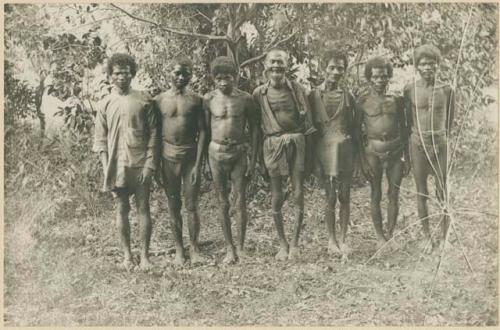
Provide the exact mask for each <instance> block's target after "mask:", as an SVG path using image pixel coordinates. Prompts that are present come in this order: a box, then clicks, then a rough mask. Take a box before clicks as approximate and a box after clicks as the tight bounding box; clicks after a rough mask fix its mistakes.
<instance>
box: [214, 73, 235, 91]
mask: <svg viewBox="0 0 500 330" xmlns="http://www.w3.org/2000/svg"><path fill="white" fill-rule="evenodd" d="M214 81H215V86H216V87H217V88H218V89H219V90H220V91H221V92H222V93H223V94H230V93H231V91H232V90H233V86H234V76H233V75H231V74H229V73H218V74H217V75H215V77H214Z"/></svg>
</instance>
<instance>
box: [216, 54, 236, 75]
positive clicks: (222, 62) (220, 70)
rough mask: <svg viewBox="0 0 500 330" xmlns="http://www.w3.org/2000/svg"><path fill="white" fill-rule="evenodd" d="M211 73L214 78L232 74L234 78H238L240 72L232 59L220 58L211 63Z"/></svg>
mask: <svg viewBox="0 0 500 330" xmlns="http://www.w3.org/2000/svg"><path fill="white" fill-rule="evenodd" d="M210 73H211V74H212V76H214V77H215V76H216V75H218V74H230V75H232V76H236V74H237V73H238V70H237V69H236V65H235V64H234V61H233V60H232V59H230V58H229V57H227V56H219V57H217V58H215V59H214V60H213V61H212V63H210Z"/></svg>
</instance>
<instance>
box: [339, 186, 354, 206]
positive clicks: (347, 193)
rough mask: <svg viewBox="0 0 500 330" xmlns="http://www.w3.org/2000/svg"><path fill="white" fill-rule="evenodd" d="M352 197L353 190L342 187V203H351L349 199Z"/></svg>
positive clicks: (340, 200)
mask: <svg viewBox="0 0 500 330" xmlns="http://www.w3.org/2000/svg"><path fill="white" fill-rule="evenodd" d="M350 198H351V191H350V188H349V187H341V189H340V191H339V202H340V203H341V204H347V203H349V199H350Z"/></svg>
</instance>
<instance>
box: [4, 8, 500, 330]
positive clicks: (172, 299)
mask: <svg viewBox="0 0 500 330" xmlns="http://www.w3.org/2000/svg"><path fill="white" fill-rule="evenodd" d="M4 12H5V30H4V37H5V61H4V82H5V89H4V95H5V98H4V100H5V103H4V109H5V112H4V125H5V130H4V137H5V144H4V147H5V165H4V182H5V186H4V188H5V221H4V224H5V263H4V264H5V272H4V277H5V279H4V281H5V282H4V283H5V291H4V295H5V296H4V298H5V314H4V320H5V322H6V324H7V325H122V324H137V325H252V324H262V325H277V324H281V325H306V324H310V325H364V324H366V325H375V324H392V325H459V324H460V325H465V324H467V325H493V324H498V304H497V278H498V264H497V253H498V243H497V233H498V226H497V218H498V205H497V201H498V173H497V164H498V153H497V150H498V127H497V126H498V121H497V116H498V115H497V103H496V102H497V98H498V95H497V90H498V80H497V79H498V77H497V75H496V73H497V68H498V59H497V56H496V55H497V53H498V35H497V26H498V22H497V18H498V7H497V5H496V4H451V3H450V4H293V5H292V4H234V5H229V4H196V5H181V4H137V5H125V4H119V5H96V4H88V5H71V4H59V5H55V4H53V5H41V4H40V5H28V4H16V5H12V4H7V5H5V6H4ZM424 42H425V43H427V42H429V43H433V44H435V45H437V46H438V47H439V48H440V49H441V51H442V54H443V61H442V63H441V66H440V71H439V76H440V79H442V80H444V81H447V82H449V83H451V84H452V85H453V86H454V87H455V88H456V90H457V115H456V119H455V129H454V131H453V136H452V138H451V139H450V146H451V147H452V165H451V167H450V184H451V195H450V205H449V206H448V207H449V209H450V210H451V212H452V215H453V224H454V227H453V231H452V232H451V235H450V244H449V246H448V247H447V249H446V250H445V253H442V254H439V255H431V256H425V255H422V254H421V251H420V250H419V249H418V247H417V243H418V241H419V240H420V239H421V236H420V225H419V224H418V222H417V219H416V205H415V199H416V198H415V192H414V185H413V182H412V178H411V177H409V178H407V179H406V180H404V183H403V187H402V194H401V205H402V210H401V216H400V219H399V224H398V235H397V236H396V238H395V239H394V240H393V241H392V242H391V244H390V249H389V248H388V249H387V250H386V251H384V250H383V251H378V252H377V251H376V249H375V242H374V237H373V230H372V225H371V220H370V218H369V204H368V203H369V191H368V189H367V187H366V186H363V185H362V184H361V185H360V186H359V187H356V188H355V189H354V191H353V194H352V207H351V209H352V224H351V228H350V232H349V233H350V234H349V235H350V236H349V240H350V244H351V246H352V248H353V255H352V257H351V258H350V259H349V260H348V261H347V262H345V263H342V262H341V260H340V259H337V258H332V257H330V256H328V255H327V253H326V235H325V228H324V227H325V226H324V223H323V211H322V210H323V199H322V191H321V189H320V188H319V185H320V183H318V182H314V181H312V182H309V183H308V184H307V193H306V208H307V210H306V213H307V218H306V226H305V230H304V235H303V239H302V250H303V254H304V258H303V261H301V262H298V263H293V264H288V263H283V264H275V263H274V261H273V258H272V256H273V253H274V251H275V250H276V243H277V242H276V239H275V235H274V228H273V226H272V220H271V217H270V214H269V209H270V200H269V199H270V198H269V191H268V185H267V182H266V181H265V180H263V179H262V177H257V178H256V180H254V182H253V183H252V184H251V186H250V187H249V196H250V197H249V201H248V206H249V210H250V215H251V219H252V220H251V223H250V227H249V235H248V247H249V249H250V252H251V254H250V255H251V258H249V259H248V260H247V261H244V262H242V263H240V264H238V265H236V266H232V267H223V266H221V265H219V264H218V260H220V257H221V254H222V251H221V249H222V246H223V244H222V233H221V232H220V228H219V226H218V224H217V222H216V208H217V205H216V202H215V200H214V199H213V197H212V196H211V194H207V193H206V192H208V191H211V190H212V189H213V187H212V185H211V182H210V181H209V180H205V181H204V183H203V194H202V197H201V201H200V210H201V213H202V233H201V239H202V241H203V247H204V250H205V252H206V253H207V255H210V256H212V257H213V260H214V262H213V263H210V264H208V265H205V266H201V267H191V266H189V265H186V266H185V267H182V268H175V267H174V266H172V265H171V263H170V262H169V260H170V258H171V252H172V248H173V242H172V238H171V235H170V229H169V225H168V221H167V217H168V215H167V213H168V212H167V206H166V200H165V196H164V194H163V192H161V191H160V190H159V189H157V188H155V191H154V193H153V196H152V214H153V217H154V218H155V220H156V226H155V232H154V236H153V243H152V244H153V255H154V257H153V261H156V262H157V263H158V265H159V266H158V269H156V270H155V271H154V272H151V273H149V274H141V273H133V274H127V273H123V272H121V271H119V270H118V268H117V267H116V265H115V262H118V261H119V256H120V253H119V252H118V242H117V237H116V235H115V230H114V226H113V221H112V219H113V218H114V215H113V214H114V213H113V212H114V210H113V208H114V206H113V203H112V200H111V197H110V196H108V195H104V194H101V193H100V192H99V189H98V188H99V187H100V184H101V180H102V175H101V169H100V165H99V162H98V159H97V157H96V156H95V155H93V154H92V153H91V152H90V144H91V138H92V133H93V118H94V113H95V110H94V108H95V102H96V101H98V100H99V99H100V98H102V97H103V96H104V95H106V93H108V92H109V83H108V82H107V80H106V76H105V75H104V73H103V64H104V63H105V60H106V58H107V57H108V56H109V55H110V54H112V53H114V52H117V51H121V52H129V53H131V54H133V55H134V56H135V57H136V59H137V61H138V63H139V65H140V70H139V72H138V75H137V77H136V80H135V84H136V85H137V86H138V87H139V88H141V89H146V90H148V91H149V92H150V93H151V94H153V95H154V94H157V93H159V92H160V91H162V90H165V89H166V88H168V82H167V81H166V76H165V68H166V67H167V65H168V64H169V61H170V60H171V59H172V58H173V57H175V56H176V55H178V54H187V55H189V56H191V57H192V59H193V61H194V62H195V63H196V67H195V77H194V79H193V83H192V88H193V89H194V90H196V91H197V92H199V93H200V94H202V93H205V92H206V91H208V90H209V89H210V88H211V83H212V82H211V80H210V78H209V77H208V64H209V63H210V61H211V60H212V59H213V58H215V57H216V56H219V55H228V56H231V57H232V58H233V59H234V60H235V62H236V63H237V64H238V65H239V68H240V75H239V86H240V88H241V89H243V90H246V91H252V89H253V88H254V87H255V86H257V85H258V84H260V83H261V82H262V75H261V72H262V59H263V54H264V53H265V51H266V50H267V49H269V48H271V47H273V46H281V47H284V48H286V49H288V50H289V51H290V53H291V54H292V56H293V60H294V61H293V64H294V65H293V67H292V68H291V70H290V72H289V75H290V76H291V77H293V78H297V79H298V80H299V81H301V82H302V83H303V84H304V85H306V86H314V85H316V84H318V83H320V82H321V79H322V77H321V70H320V68H321V65H323V64H324V63H321V54H322V52H323V51H324V49H325V48H326V47H343V48H344V49H346V50H347V51H348V52H349V57H350V65H349V69H348V76H347V79H346V84H348V86H349V87H350V88H351V89H352V90H353V91H354V93H357V91H359V90H360V89H362V88H363V87H364V85H365V84H366V82H365V81H364V79H363V77H362V75H363V74H362V73H363V65H364V63H365V62H366V59H367V58H368V57H369V56H371V55H374V54H381V55H384V56H387V57H389V58H390V59H391V61H392V63H393V64H394V66H395V67H396V68H397V70H396V71H395V73H396V74H395V77H394V79H393V83H392V85H391V89H392V90H393V91H395V92H396V93H398V92H401V90H402V87H403V86H404V84H405V83H406V82H408V81H410V80H411V79H413V69H412V66H411V63H412V53H413V48H414V47H416V46H418V45H420V44H421V43H424ZM50 100H52V101H51V102H49V101H50ZM44 105H45V106H44ZM51 107H52V109H51ZM54 108H55V109H54ZM30 118H31V119H34V121H33V120H32V121H30V120H27V119H30ZM55 122H60V123H61V125H60V126H54V125H53V123H55ZM434 201H435V200H434V199H431V205H435V203H434ZM286 207H288V206H286ZM433 210H434V211H435V212H440V209H439V207H435V206H433ZM132 221H133V222H134V234H137V233H136V229H137V224H136V223H135V216H134V214H132ZM437 223H438V221H437V219H436V220H433V224H435V225H437ZM134 237H137V235H135V236H134Z"/></svg>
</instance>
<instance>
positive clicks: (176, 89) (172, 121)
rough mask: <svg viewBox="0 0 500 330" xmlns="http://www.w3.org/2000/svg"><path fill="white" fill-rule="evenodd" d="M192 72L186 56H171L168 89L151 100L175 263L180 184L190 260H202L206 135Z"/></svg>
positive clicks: (179, 245)
mask: <svg viewBox="0 0 500 330" xmlns="http://www.w3.org/2000/svg"><path fill="white" fill-rule="evenodd" d="M192 71H193V65H192V63H191V61H190V60H189V59H188V58H186V57H179V58H177V59H175V60H174V61H173V62H172V64H171V70H170V72H169V79H170V82H171V88H170V89H169V90H167V91H166V92H164V93H162V94H160V95H158V96H157V97H156V100H155V101H156V103H157V105H158V107H159V109H160V112H161V117H162V147H161V155H162V164H161V169H162V170H161V173H162V181H163V188H164V189H165V193H166V194H167V199H168V207H169V211H170V223H171V226H172V231H173V233H174V237H175V247H176V255H175V262H176V263H177V264H183V263H184V262H185V256H184V246H183V242H182V217H181V207H182V201H181V187H182V190H183V192H184V203H185V206H186V210H187V214H188V217H189V227H188V228H189V238H190V243H191V246H190V257H191V263H193V264H194V263H196V262H199V261H201V260H202V258H201V256H200V250H199V246H198V236H199V232H200V219H199V215H198V192H199V188H200V167H201V159H202V153H203V148H204V144H205V135H206V134H205V122H204V117H203V107H202V98H201V97H200V96H199V95H197V94H196V93H194V92H192V91H190V90H189V89H188V84H189V81H190V79H191V76H192Z"/></svg>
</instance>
